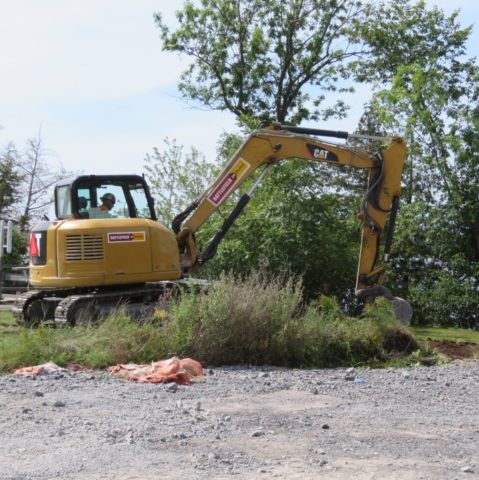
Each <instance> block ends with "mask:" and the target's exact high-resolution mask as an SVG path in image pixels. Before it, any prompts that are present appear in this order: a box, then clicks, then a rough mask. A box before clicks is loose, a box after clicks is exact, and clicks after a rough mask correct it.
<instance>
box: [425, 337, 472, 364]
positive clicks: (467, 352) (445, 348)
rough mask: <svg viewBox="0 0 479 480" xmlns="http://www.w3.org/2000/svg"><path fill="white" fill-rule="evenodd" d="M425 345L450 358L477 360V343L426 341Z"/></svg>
mask: <svg viewBox="0 0 479 480" xmlns="http://www.w3.org/2000/svg"><path fill="white" fill-rule="evenodd" d="M427 344H428V345H429V346H430V347H432V348H435V349H436V350H437V351H438V352H439V353H441V354H443V355H447V356H448V357H450V358H454V359H456V358H477V357H478V356H479V345H478V344H477V343H466V342H451V341H448V340H432V339H430V338H428V339H427Z"/></svg>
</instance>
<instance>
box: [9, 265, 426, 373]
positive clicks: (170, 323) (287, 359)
mask: <svg viewBox="0 0 479 480" xmlns="http://www.w3.org/2000/svg"><path fill="white" fill-rule="evenodd" d="M302 298H303V295H302V285H301V282H299V281H295V280H294V279H291V278H289V279H288V278H278V277H276V278H270V277H268V276H265V275H262V274H260V273H253V274H251V275H250V276H249V277H247V278H245V279H243V280H241V279H239V278H237V277H235V276H234V275H233V274H231V273H230V274H223V275H222V276H221V278H220V280H219V281H218V282H216V283H215V284H214V285H212V286H211V287H209V288H208V290H207V291H199V292H198V291H196V290H195V289H194V288H191V289H190V291H189V292H183V293H181V294H180V295H166V296H165V297H164V298H162V299H161V301H160V302H159V304H158V306H157V310H156V313H155V315H153V316H152V317H151V318H144V319H142V320H141V321H134V320H131V319H130V318H129V317H128V316H127V315H126V313H125V311H123V310H119V311H117V312H115V313H113V314H112V315H110V316H109V317H108V318H107V319H106V320H104V321H102V322H98V323H96V324H91V325H88V326H86V327H85V326H77V327H75V328H57V329H52V328H46V327H42V326H40V328H37V329H27V328H23V329H21V331H20V334H19V335H8V336H4V337H3V338H1V339H0V370H2V371H6V370H9V369H12V368H17V367H19V366H21V365H38V364H42V363H45V362H48V361H53V362H55V363H57V364H59V365H65V364H71V363H77V364H82V365H88V366H91V367H97V368H100V367H106V366H109V365H114V364H117V363H127V362H133V363H148V362H151V361H156V360H160V359H164V358H168V357H171V356H172V355H178V356H180V357H192V358H195V359H196V360H198V361H200V362H201V363H203V364H205V365H231V364H256V365H258V364H270V365H283V366H289V367H314V368H322V367H335V366H350V365H376V364H378V362H380V361H385V360H387V359H388V358H391V357H394V356H396V355H404V354H406V355H407V354H409V353H411V352H413V351H416V350H417V349H418V348H419V346H418V344H417V342H416V340H415V338H414V337H413V336H412V334H411V333H410V332H409V330H408V329H407V328H406V327H404V326H402V325H400V324H399V323H398V322H397V321H396V320H395V318H394V314H393V310H392V306H391V305H390V304H389V303H388V302H387V301H386V300H382V301H381V300H380V301H378V302H377V303H376V304H374V305H368V306H367V307H366V309H365V313H364V315H363V316H362V317H361V318H354V317H349V316H347V315H345V314H344V313H343V312H342V311H341V309H340V307H339V305H338V302H337V301H336V299H335V298H329V297H324V296H323V297H321V298H320V299H319V300H318V301H317V302H312V303H311V304H309V305H304V304H303V303H302Z"/></svg>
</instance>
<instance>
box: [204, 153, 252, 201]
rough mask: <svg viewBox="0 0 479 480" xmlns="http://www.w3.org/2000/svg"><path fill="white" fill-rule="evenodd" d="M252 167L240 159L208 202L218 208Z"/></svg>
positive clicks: (212, 193)
mask: <svg viewBox="0 0 479 480" xmlns="http://www.w3.org/2000/svg"><path fill="white" fill-rule="evenodd" d="M250 166H251V165H250V164H249V163H248V162H246V161H245V160H243V159H242V158H239V159H238V161H237V162H236V163H235V164H234V165H233V167H232V168H231V170H230V171H229V172H228V173H227V174H226V175H225V176H224V177H223V178H222V180H221V182H220V183H219V184H218V185H217V186H216V188H215V189H214V190H213V191H212V192H211V193H210V194H209V196H208V200H209V201H210V202H211V203H212V204H213V205H215V206H216V207H217V206H218V205H219V204H220V203H221V202H222V201H223V200H224V199H225V198H226V196H227V194H228V193H229V192H230V191H231V189H232V188H233V187H234V186H235V184H236V182H237V181H238V180H239V179H240V178H241V177H242V176H243V175H244V174H245V172H246V171H247V170H248V168H249V167H250Z"/></svg>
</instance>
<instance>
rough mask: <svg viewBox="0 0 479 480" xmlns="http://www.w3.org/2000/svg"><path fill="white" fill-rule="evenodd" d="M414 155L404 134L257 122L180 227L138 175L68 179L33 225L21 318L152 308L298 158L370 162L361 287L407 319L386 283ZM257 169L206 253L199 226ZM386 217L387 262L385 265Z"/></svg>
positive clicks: (76, 317)
mask: <svg viewBox="0 0 479 480" xmlns="http://www.w3.org/2000/svg"><path fill="white" fill-rule="evenodd" d="M317 136H320V137H335V138H341V139H349V138H355V137H360V138H368V139H372V140H382V141H385V140H387V141H388V142H389V146H388V147H387V148H386V149H385V150H383V151H379V150H378V151H374V152H369V151H366V150H362V149H361V148H355V147H354V146H350V145H349V144H347V143H343V144H335V143H333V142H330V141H326V140H323V139H321V140H320V139H318V138H317ZM406 153H407V147H406V145H405V144H404V142H403V140H402V139H401V138H399V137H392V138H385V137H374V136H365V135H350V134H348V133H347V132H338V131H331V130H319V129H310V128H302V127H292V126H282V125H272V126H270V127H268V128H267V129H261V130H256V131H254V132H253V133H252V134H251V135H250V136H249V137H248V138H247V139H246V141H245V142H244V143H243V145H242V146H241V147H240V148H239V149H238V150H237V152H236V153H235V154H234V155H233V157H232V158H231V160H230V161H229V163H228V164H227V165H226V167H225V168H224V170H223V171H222V172H221V174H220V175H219V176H218V178H217V179H216V180H215V181H214V182H213V183H212V184H211V185H210V186H209V187H208V188H207V189H206V190H205V191H204V192H203V194H202V195H201V196H200V197H199V198H198V199H197V200H196V201H195V202H193V204H191V205H190V206H189V207H188V208H187V209H186V210H185V211H184V212H182V213H180V214H179V215H178V216H177V217H176V218H175V219H174V221H173V225H172V228H173V232H174V233H173V232H171V231H170V230H169V229H168V228H167V227H165V226H164V225H162V224H161V223H159V222H158V221H157V218H156V214H155V208H154V200H153V198H152V196H151V194H150V191H149V188H148V185H147V184H146V182H145V180H144V178H142V177H140V176H138V175H82V176H79V177H77V178H73V179H67V180H62V181H60V182H59V183H58V184H57V185H56V187H55V213H56V220H54V221H41V222H39V223H37V224H36V225H35V226H34V227H33V229H32V231H31V236H30V283H31V285H32V286H33V287H34V290H31V291H29V292H27V293H25V294H24V295H22V296H21V297H20V298H19V299H18V300H17V301H16V303H15V305H14V306H13V313H14V316H15V319H16V321H17V323H18V324H21V325H23V324H27V325H35V324H37V323H38V322H40V321H49V322H61V323H67V324H69V325H75V324H77V323H79V322H85V321H88V320H92V319H93V320H95V319H97V318H99V317H101V316H104V315H106V314H108V313H109V312H110V311H112V310H113V309H115V308H117V307H118V306H119V305H122V306H123V307H124V308H126V309H127V310H128V313H129V314H130V315H132V316H139V315H143V314H145V313H146V312H148V311H151V310H152V309H154V308H155V304H156V303H157V301H158V298H159V297H160V295H162V293H163V292H164V291H165V288H166V286H167V285H171V284H172V283H175V282H178V281H179V282H182V281H183V282H184V281H185V280H184V279H185V278H187V277H193V276H194V275H195V274H196V273H197V271H198V269H199V268H200V267H201V265H203V264H204V263H205V262H206V261H208V260H210V259H211V258H213V256H214V255H215V253H216V251H217V247H218V245H219V243H220V242H221V240H222V238H223V237H224V236H225V234H226V233H227V231H228V230H229V228H230V227H231V225H232V224H233V222H234V221H235V219H236V218H237V217H238V215H239V214H240V213H241V211H242V210H243V209H244V208H245V206H246V205H247V204H248V202H249V200H250V198H251V195H252V194H253V192H254V190H255V189H256V188H257V187H258V185H259V184H260V182H261V181H262V179H263V178H264V176H265V175H266V174H267V172H268V170H269V169H270V168H272V167H273V166H274V165H276V164H278V163H280V162H281V161H283V160H288V159H294V158H300V159H305V160H310V161H314V162H326V163H329V164H333V165H348V166H350V167H354V168H359V169H369V180H368V188H367V192H366V195H365V197H364V200H363V203H362V208H361V212H360V214H359V217H360V219H361V220H362V236H361V250H360V256H359V265H358V271H357V282H356V293H357V295H358V296H359V297H361V298H363V299H365V300H367V301H370V302H372V301H374V300H375V298H376V297H378V296H385V297H386V298H388V299H389V300H390V301H392V302H393V304H394V308H395V311H396V315H397V316H398V318H399V319H400V320H401V321H403V323H408V322H409V321H410V319H411V316H412V309H411V307H410V306H409V304H408V303H407V302H406V301H404V300H402V299H399V298H396V297H393V296H392V294H391V292H390V291H389V290H388V289H386V288H385V287H383V286H382V284H383V282H384V279H385V272H386V268H387V261H388V255H389V251H390V247H391V243H392V232H393V228H394V221H395V217H396V213H397V209H398V202H399V196H400V192H401V177H402V171H403V166H404V161H405V158H406ZM259 167H263V169H262V171H261V172H260V174H259V175H258V176H257V178H256V180H255V181H254V182H253V184H252V186H251V188H250V189H249V190H248V192H247V193H245V194H244V195H243V196H242V197H241V198H240V200H239V202H238V203H237V205H236V206H235V208H234V209H233V211H232V212H231V214H230V215H229V217H228V218H227V219H226V220H225V222H224V224H223V226H222V227H221V229H220V230H219V231H218V232H217V234H216V236H215V237H214V239H213V240H212V241H211V243H210V244H209V245H208V247H207V248H206V250H205V251H204V252H202V253H201V252H199V251H198V249H197V245H196V241H195V232H196V231H197V230H198V229H199V228H200V227H201V225H202V224H203V223H204V222H206V221H207V220H208V218H209V217H210V216H211V215H212V214H213V213H214V212H215V211H216V210H217V209H218V207H219V206H220V205H221V204H222V203H223V202H224V201H225V200H226V199H227V198H228V197H230V196H231V194H232V193H233V192H234V191H235V190H236V189H237V188H238V187H239V186H240V185H241V184H242V183H243V182H244V181H245V180H246V179H247V178H248V177H249V176H250V175H251V174H252V173H253V172H255V171H256V170H257V169H258V168H259ZM388 217H389V228H388V231H387V236H386V241H385V246H384V261H382V262H381V263H380V264H379V265H377V264H376V262H377V259H378V255H379V245H380V238H381V234H382V232H383V230H384V228H385V225H386V221H387V220H388ZM182 279H183V280H182ZM374 281H375V282H374ZM373 282H374V285H372V286H368V285H370V284H372V283H373Z"/></svg>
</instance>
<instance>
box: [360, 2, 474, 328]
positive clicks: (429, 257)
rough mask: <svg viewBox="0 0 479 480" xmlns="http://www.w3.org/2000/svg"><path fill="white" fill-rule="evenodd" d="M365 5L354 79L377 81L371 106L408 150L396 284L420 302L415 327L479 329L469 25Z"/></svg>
mask: <svg viewBox="0 0 479 480" xmlns="http://www.w3.org/2000/svg"><path fill="white" fill-rule="evenodd" d="M371 9H373V10H374V20H373V19H371V20H370V21H364V22H362V23H361V24H359V23H358V25H357V27H358V30H357V31H358V35H360V36H361V38H362V39H363V40H364V41H365V42H366V43H367V45H368V46H369V52H370V56H369V57H368V58H366V59H363V60H362V61H358V62H357V64H356V68H357V74H358V78H359V79H360V80H363V81H372V82H374V86H375V89H376V94H375V96H374V98H373V101H372V103H371V108H372V109H373V111H374V112H375V115H376V116H377V117H379V118H380V119H381V121H382V122H383V124H384V125H386V126H387V128H388V130H389V131H395V132H402V134H403V136H404V137H405V138H406V141H407V143H408V145H409V148H410V153H409V165H408V167H407V173H408V174H409V175H406V177H405V179H407V180H409V181H410V184H409V186H408V189H406V193H407V194H406V197H405V198H406V201H407V205H406V206H405V207H403V208H402V210H401V215H400V219H399V222H398V232H397V238H398V241H397V242H396V244H395V247H394V252H393V253H394V255H395V257H396V264H397V266H398V267H399V268H397V269H396V278H395V280H396V282H398V284H399V287H400V288H402V290H403V291H404V292H405V295H404V296H406V297H407V298H408V299H411V300H412V301H413V303H414V302H416V304H415V305H414V307H415V310H416V312H418V313H419V316H417V318H418V321H423V322H434V323H440V324H444V323H447V322H450V323H451V324H456V325H461V324H462V325H468V326H471V325H477V324H478V321H479V319H478V312H477V304H478V301H479V295H478V291H479V290H478V289H479V283H478V276H477V273H478V272H477V266H476V265H477V261H478V260H479V207H478V204H477V198H478V194H479V173H478V172H479V170H478V168H477V167H478V161H479V150H478V147H479V144H478V140H477V132H478V127H479V122H478V120H479V113H478V112H479V104H478V99H479V67H478V66H477V63H476V60H475V59H468V58H465V53H466V41H467V39H468V38H469V35H470V33H471V31H472V30H471V27H468V28H461V26H460V25H459V24H458V22H457V12H456V13H454V14H452V15H451V16H449V17H448V16H446V15H445V14H444V12H443V11H442V10H440V9H438V8H433V9H432V10H428V9H427V8H426V6H425V3H424V2H422V1H420V2H418V3H415V4H412V3H411V2H410V1H409V0H398V1H397V2H395V3H393V4H389V3H380V4H378V5H376V6H374V7H371ZM461 284H462V285H464V291H463V293H462V294H461V295H459V294H458V292H459V291H460V288H459V287H460V285H461ZM453 305H454V307H452V306H453Z"/></svg>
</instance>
